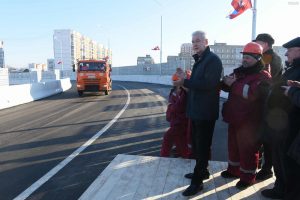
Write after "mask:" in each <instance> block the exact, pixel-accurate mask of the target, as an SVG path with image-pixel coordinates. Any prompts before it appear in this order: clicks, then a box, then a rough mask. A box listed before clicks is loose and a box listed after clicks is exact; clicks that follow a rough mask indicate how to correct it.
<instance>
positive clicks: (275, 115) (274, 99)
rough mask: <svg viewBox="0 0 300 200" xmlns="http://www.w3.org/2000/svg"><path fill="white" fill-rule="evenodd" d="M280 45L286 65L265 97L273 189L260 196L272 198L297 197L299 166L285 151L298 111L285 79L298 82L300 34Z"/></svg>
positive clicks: (292, 136)
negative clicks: (285, 58)
mask: <svg viewBox="0 0 300 200" xmlns="http://www.w3.org/2000/svg"><path fill="white" fill-rule="evenodd" d="M283 47H285V48H287V52H286V54H285V55H286V56H287V62H286V64H287V68H286V70H285V72H284V73H283V75H282V76H281V79H280V82H278V83H277V84H274V85H273V86H272V88H271V92H270V94H269V96H268V98H267V102H266V105H267V110H266V116H265V124H266V126H265V132H264V133H265V134H267V135H266V137H268V138H269V139H270V141H271V144H272V162H273V167H274V172H275V176H276V181H275V185H274V188H272V189H266V190H263V191H262V195H263V196H265V197H268V198H272V199H278V198H283V197H284V198H285V199H299V191H300V188H299V185H300V184H299V180H300V172H299V170H300V169H299V165H298V164H297V163H296V160H293V158H291V157H289V156H288V152H289V148H290V147H291V144H292V142H293V141H294V140H295V138H296V136H297V135H298V134H299V124H300V117H299V116H300V110H299V108H298V107H297V104H295V103H293V98H292V94H293V91H294V90H296V89H293V88H291V87H290V86H288V80H294V81H300V37H298V38H295V39H293V40H291V41H289V42H287V43H285V44H284V45H283ZM297 195H298V196H297ZM297 197H298V198H297Z"/></svg>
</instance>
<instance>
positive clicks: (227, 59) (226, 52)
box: [210, 43, 285, 68]
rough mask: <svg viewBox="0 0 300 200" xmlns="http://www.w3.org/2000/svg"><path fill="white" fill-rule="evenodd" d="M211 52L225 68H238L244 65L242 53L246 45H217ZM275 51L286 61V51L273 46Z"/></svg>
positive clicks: (211, 46) (213, 46) (212, 47)
mask: <svg viewBox="0 0 300 200" xmlns="http://www.w3.org/2000/svg"><path fill="white" fill-rule="evenodd" d="M210 48H211V51H213V52H214V53H215V54H217V55H218V56H219V57H220V59H221V61H222V64H223V67H224V68H225V67H238V66H239V65H241V63H242V54H241V51H242V50H243V48H244V45H227V44H226V43H215V44H214V45H210ZM273 50H274V51H275V52H276V53H278V55H279V56H280V57H281V59H282V61H284V59H285V58H284V54H285V49H284V48H283V47H279V46H273Z"/></svg>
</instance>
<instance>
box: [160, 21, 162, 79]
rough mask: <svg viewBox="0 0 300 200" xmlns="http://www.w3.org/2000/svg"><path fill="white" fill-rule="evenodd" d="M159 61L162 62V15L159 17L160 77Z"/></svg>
mask: <svg viewBox="0 0 300 200" xmlns="http://www.w3.org/2000/svg"><path fill="white" fill-rule="evenodd" d="M161 60H162V15H161V16H160V75H162V68H161Z"/></svg>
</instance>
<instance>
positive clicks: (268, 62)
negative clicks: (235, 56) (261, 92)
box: [254, 33, 283, 181]
mask: <svg viewBox="0 0 300 200" xmlns="http://www.w3.org/2000/svg"><path fill="white" fill-rule="evenodd" d="M254 41H255V42H256V43H258V44H260V45H261V46H262V47H263V57H262V59H263V61H264V64H265V70H267V71H269V72H270V74H271V75H272V82H273V83H275V82H276V81H277V80H279V79H280V77H281V74H282V71H283V66H282V61H281V58H280V57H279V56H278V54H277V53H275V52H274V50H273V49H272V45H273V44H274V42H275V40H274V38H273V37H272V36H271V35H270V34H268V33H261V34H258V35H257V37H256V39H255V40H254ZM262 142H263V146H262V148H261V149H260V155H259V159H260V165H261V163H262V154H263V157H264V164H263V166H262V169H261V170H260V171H259V172H258V173H257V175H256V180H258V181H262V180H266V179H268V178H271V177H272V176H273V172H272V151H271V146H270V144H269V140H268V139H267V138H264V139H263V141H262ZM260 165H259V168H260Z"/></svg>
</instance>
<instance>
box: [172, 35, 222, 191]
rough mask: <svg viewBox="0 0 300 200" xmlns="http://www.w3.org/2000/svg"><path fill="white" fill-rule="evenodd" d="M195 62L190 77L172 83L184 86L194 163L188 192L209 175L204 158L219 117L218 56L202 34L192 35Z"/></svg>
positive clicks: (199, 187)
mask: <svg viewBox="0 0 300 200" xmlns="http://www.w3.org/2000/svg"><path fill="white" fill-rule="evenodd" d="M192 44H193V50H194V51H195V53H196V54H195V55H194V56H193V57H194V59H195V64H194V66H193V69H192V75H191V78H190V79H189V80H188V79H184V78H181V79H180V80H178V81H174V85H175V86H177V85H179V86H184V87H186V88H188V90H189V91H188V101H187V116H188V117H189V118H190V119H191V121H192V149H193V155H194V157H195V159H196V166H195V168H194V173H193V174H192V181H191V185H190V186H189V187H188V188H187V189H186V190H185V191H184V192H183V193H182V194H183V195H184V196H191V195H194V194H196V193H198V192H199V191H200V190H202V189H203V179H205V178H207V177H208V176H209V172H208V169H207V167H208V160H209V153H210V147H211V142H212V136H213V132H214V127H215V122H216V120H217V119H218V117H219V94H220V90H219V83H220V79H221V75H222V72H223V67H222V62H221V60H220V58H219V57H218V56H217V55H216V54H214V53H213V52H211V51H210V48H209V46H208V40H207V38H206V34H205V32H203V31H196V32H194V33H193V35H192Z"/></svg>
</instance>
